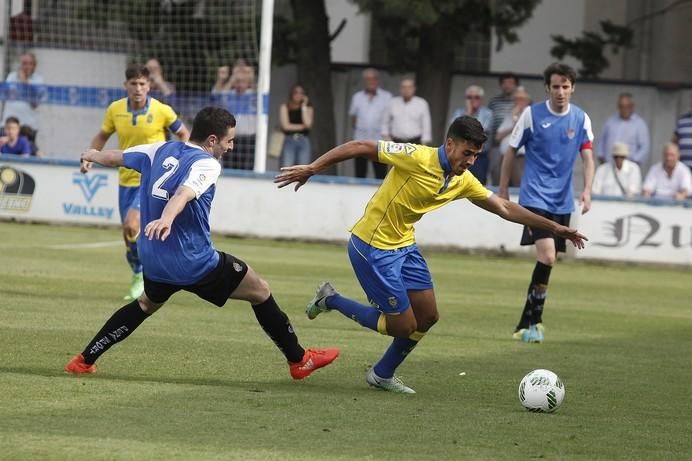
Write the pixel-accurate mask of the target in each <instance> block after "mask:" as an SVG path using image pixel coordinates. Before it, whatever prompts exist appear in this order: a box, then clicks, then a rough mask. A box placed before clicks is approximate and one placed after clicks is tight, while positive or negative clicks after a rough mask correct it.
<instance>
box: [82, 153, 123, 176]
mask: <svg viewBox="0 0 692 461" xmlns="http://www.w3.org/2000/svg"><path fill="white" fill-rule="evenodd" d="M79 163H80V168H79V169H80V171H81V172H82V173H86V172H87V171H89V169H90V168H91V164H92V163H98V164H99V165H103V166H107V167H116V166H123V151H121V150H118V149H111V150H96V149H89V150H86V151H84V152H82V156H81V157H80V159H79Z"/></svg>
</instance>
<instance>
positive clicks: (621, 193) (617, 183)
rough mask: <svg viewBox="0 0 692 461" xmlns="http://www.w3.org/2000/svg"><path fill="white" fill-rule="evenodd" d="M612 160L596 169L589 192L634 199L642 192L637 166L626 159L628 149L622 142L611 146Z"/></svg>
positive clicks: (639, 171) (639, 172)
mask: <svg viewBox="0 0 692 461" xmlns="http://www.w3.org/2000/svg"><path fill="white" fill-rule="evenodd" d="M610 153H611V155H610V157H611V158H612V160H611V161H610V162H608V163H604V164H602V165H601V166H599V167H598V168H597V169H596V175H595V176H594V179H593V186H592V188H591V192H592V193H594V194H599V195H611V196H614V197H634V196H636V195H639V194H640V193H641V190H642V172H641V170H640V168H639V165H637V164H636V163H634V162H632V161H630V160H628V159H627V157H628V156H629V147H628V146H627V144H625V143H624V142H616V143H614V144H613V150H612V151H611V152H610Z"/></svg>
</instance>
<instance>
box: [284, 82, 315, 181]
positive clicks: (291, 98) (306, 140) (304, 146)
mask: <svg viewBox="0 0 692 461" xmlns="http://www.w3.org/2000/svg"><path fill="white" fill-rule="evenodd" d="M313 118H314V110H313V108H312V106H311V105H310V102H309V101H308V97H307V96H306V95H305V90H304V89H303V87H302V85H299V84H297V85H293V87H292V88H291V91H290V92H289V93H288V99H287V100H286V102H285V103H283V104H281V107H280V108H279V120H280V122H281V131H283V132H284V135H285V138H284V144H283V147H282V148H281V166H282V167H284V166H292V165H307V164H308V163H310V162H311V161H312V149H311V145H310V136H309V135H310V128H311V127H312V121H313Z"/></svg>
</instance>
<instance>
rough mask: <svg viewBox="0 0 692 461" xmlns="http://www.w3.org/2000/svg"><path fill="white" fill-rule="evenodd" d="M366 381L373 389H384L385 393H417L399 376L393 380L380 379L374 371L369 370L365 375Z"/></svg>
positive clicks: (392, 378) (393, 377)
mask: <svg viewBox="0 0 692 461" xmlns="http://www.w3.org/2000/svg"><path fill="white" fill-rule="evenodd" d="M365 380H366V381H367V382H368V384H370V385H371V386H372V387H376V388H378V389H382V390H383V391H389V392H398V393H399V394H415V393H416V391H414V390H413V389H411V388H410V387H408V386H407V385H406V384H404V383H403V382H402V381H401V379H399V377H398V376H392V377H391V378H380V377H379V376H377V375H376V374H375V370H374V369H372V368H371V369H369V370H368V373H367V374H366V375H365Z"/></svg>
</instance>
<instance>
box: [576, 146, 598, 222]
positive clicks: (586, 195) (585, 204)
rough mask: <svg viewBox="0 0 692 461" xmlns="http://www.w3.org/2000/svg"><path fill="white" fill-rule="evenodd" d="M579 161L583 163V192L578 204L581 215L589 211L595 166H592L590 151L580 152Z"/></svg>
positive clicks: (591, 153) (591, 152)
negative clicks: (580, 205)
mask: <svg viewBox="0 0 692 461" xmlns="http://www.w3.org/2000/svg"><path fill="white" fill-rule="evenodd" d="M581 159H582V162H584V191H583V192H582V193H581V196H580V197H579V202H580V203H581V204H582V208H581V214H584V213H586V212H587V211H589V210H590V209H591V185H592V184H593V176H594V172H595V170H596V165H595V164H594V160H593V151H592V150H591V149H583V150H582V151H581Z"/></svg>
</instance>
